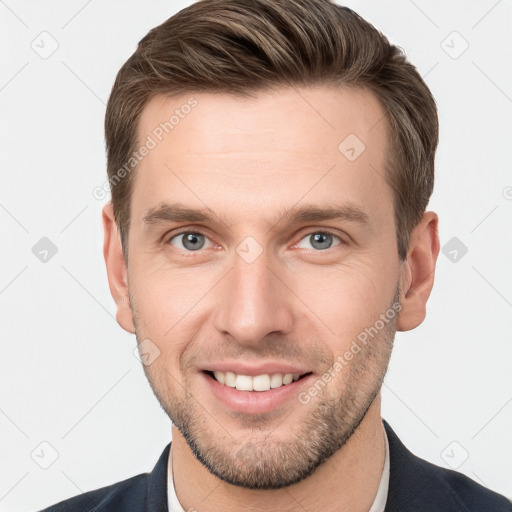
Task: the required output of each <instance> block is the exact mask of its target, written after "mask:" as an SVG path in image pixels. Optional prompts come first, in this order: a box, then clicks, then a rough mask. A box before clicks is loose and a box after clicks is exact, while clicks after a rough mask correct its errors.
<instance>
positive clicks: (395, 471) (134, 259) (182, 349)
mask: <svg viewBox="0 0 512 512" xmlns="http://www.w3.org/2000/svg"><path fill="white" fill-rule="evenodd" d="M105 127H106V142H107V155H108V174H109V182H110V187H111V191H112V202H111V203H109V204H107V205H106V206H105V208H104V211H103V221H104V228H105V244H104V255H105V260H106V265H107V270H108V277H109V284H110V289H111V292H112V295H113V297H114V300H115V302H116V304H117V320H118V322H119V324H120V325H121V326H122V327H123V328H124V329H125V330H127V331H128V332H131V333H135V334H136V337H137V341H138V344H139V349H140V352H141V354H142V357H143V361H144V363H145V364H144V370H145V372H146V375H147V377H148V380H149V382H150V384H151V386H152V389H153V391H154V393H155V395H156V397H157V398H158V400H159V402H160V404H161V405H162V407H163V409H164V410H165V411H166V412H167V414H168V415H169V417H170V419H171V420H172V422H173V435H172V439H173V440H172V445H169V446H167V447H166V448H165V450H164V452H163V454H162V456H161V458H160V460H159V461H158V462H157V465H156V467H155V469H154V470H153V472H152V473H151V474H149V475H147V474H143V475H139V476H136V477H133V478H131V479H129V480H126V481H124V482H120V483H117V484H114V485H111V486H109V487H105V488H102V489H98V490H96V491H92V492H88V493H85V494H83V495H81V496H77V497H75V498H72V499H70V500H67V501H65V502H62V503H60V504H58V505H55V506H53V507H50V508H49V509H47V510H48V511H85V510H90V511H92V510H94V511H97V512H99V511H125V510H126V511H131V510H133V511H165V510H172V511H182V510H186V511H196V510H197V511H225V510H248V511H249V510H250V511H256V510H265V511H291V510H307V511H331V510H332V511H351V512H359V511H360V512H363V511H364V512H367V511H372V512H376V511H414V512H416V511H427V510H428V511H434V510H435V511H444V510H446V511H483V510H485V511H506V510H512V505H511V504H510V503H509V502H508V501H507V500H506V499H505V498H504V497H502V496H499V495H498V494H495V493H493V492H492V491H489V490H487V489H485V488H484V487H482V486H480V485H479V484H477V483H475V482H473V481H471V480H470V479H468V478H467V477H465V476H463V475H461V474H459V473H456V472H453V471H448V470H445V469H442V468H439V467H436V466H434V465H431V464H429V463H427V462H425V461H422V460H421V459H418V458H417V457H415V456H414V455H412V454H411V453H410V452H409V451H407V449H406V448H405V447H404V446H403V445H402V444H401V442H400V441H399V439H398V438H397V436H396V434H394V432H393V430H392V429H391V427H390V426H389V425H388V424H387V423H385V422H383V420H382V418H381V413H380V405H381V404H380V401H381V394H380V390H381V386H382V382H383V379H384V376H385V373H386V369H387V365H388V362H389V358H390V355H391V350H392V345H393V339H394V335H395V332H396V331H397V330H400V331H407V330H411V329H414V328H415V327H417V326H418V325H419V324H421V322H422V321H423V319H424V318H425V306H426V302H427V300H428V297H429V294H430V291H431V289H432V286H433V281H434V268H435V263H436V259H437V256H438V252H439V240H438V233H437V224H438V219H437V215H436V214H435V213H434V212H430V211H429V212H426V211H425V210H426V206H427V204H428V200H429V197H430V195H431V193H432V188H433V179H434V155H435V150H436V147H437V141H438V121H437V112H436V106H435V102H434V99H433V98H432V95H431V93H430V91H429V89H428V88H427V86H426V85H425V83H424V82H423V80H422V79H421V77H420V75H419V74H418V73H417V71H416V70H415V68H414V67H413V66H412V65H411V64H410V63H408V62H407V60H406V59H405V57H404V55H403V54H402V52H401V51H400V50H399V49H398V48H397V47H395V46H392V45H390V44H389V42H388V41H387V39H386V38H385V37H384V36H383V35H382V34H380V33H379V32H378V31H377V30H376V29H375V28H373V27H372V26H371V25H369V24H368V23H367V22H365V21H364V20H363V19H361V18H360V17H359V16H358V15H357V14H355V13H354V12H353V11H351V10H349V9H346V8H342V7H339V6H337V5H335V4H333V3H330V2H328V1H327V0H281V1H275V0H274V1H271V0H236V1H234V0H203V1H201V2H198V3H196V4H193V5H192V6H190V7H188V8H186V9H184V10H182V11H181V12H179V13H178V14H177V15H175V16H173V17H172V18H170V19H169V20H167V21H166V22H165V23H163V24H162V25H160V26H159V27H156V28H154V29H153V30H151V31H150V32H149V33H148V34H147V36H146V37H144V39H142V41H141V42H140V43H139V46H138V48H137V51H136V52H135V53H134V55H132V57H130V59H129V60H128V61H127V62H126V63H125V64H124V65H123V67H122V68H121V70H120V72H119V74H118V76H117V78H116V81H115V84H114V87H113V90H112V93H111V96H110V100H109V103H108V106H107V113H106V122H105Z"/></svg>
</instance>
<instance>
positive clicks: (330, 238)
mask: <svg viewBox="0 0 512 512" xmlns="http://www.w3.org/2000/svg"><path fill="white" fill-rule="evenodd" d="M304 240H306V241H307V242H308V243H309V244H310V247H304V246H302V245H301V244H302V243H303V241H304ZM336 240H337V243H334V245H333V242H336ZM340 243H341V240H340V238H339V237H337V236H336V235H332V234H331V233H325V232H322V231H316V232H314V233H310V234H309V235H307V236H305V237H304V238H303V239H302V240H301V241H300V242H299V244H298V247H301V248H302V249H311V247H312V248H313V249H316V250H317V251H324V250H326V249H330V248H331V247H334V246H336V245H339V244H340Z"/></svg>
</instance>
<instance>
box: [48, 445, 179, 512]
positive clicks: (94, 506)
mask: <svg viewBox="0 0 512 512" xmlns="http://www.w3.org/2000/svg"><path fill="white" fill-rule="evenodd" d="M170 447H171V445H170V443H169V444H168V445H167V446H166V447H165V449H164V451H163V452H162V454H161V455H160V458H159V459H158V462H157V463H156V465H155V467H154V468H153V471H151V473H141V474H140V475H137V476H133V477H131V478H128V479H126V480H123V481H121V482H117V483H115V484H112V485H108V486H106V487H102V488H100V489H96V490H94V491H89V492H85V493H83V494H80V495H78V496H74V497H73V498H69V499H67V500H64V501H61V502H60V503H57V504H55V505H52V506H51V507H48V508H45V509H44V510H42V511H41V512H120V511H123V512H131V511H133V512H144V511H150V512H161V511H167V460H168V457H169V450H170Z"/></svg>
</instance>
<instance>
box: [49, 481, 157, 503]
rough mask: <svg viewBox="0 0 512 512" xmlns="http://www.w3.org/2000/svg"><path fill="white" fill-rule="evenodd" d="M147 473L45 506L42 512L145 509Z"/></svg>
mask: <svg viewBox="0 0 512 512" xmlns="http://www.w3.org/2000/svg"><path fill="white" fill-rule="evenodd" d="M147 479H148V475H147V474H141V475H137V476H134V477H132V478H128V479H127V480H123V481H122V482H117V483H115V484H112V485H109V486H106V487H102V488H101V489H96V490H94V491H89V492H85V493H83V494H80V495H78V496H74V497H73V498H69V499H67V500H64V501H61V502H59V503H56V504H55V505H52V506H51V507H48V508H45V509H44V510H42V511H41V512H100V511H101V512H107V511H112V512H114V511H119V510H132V509H133V510H144V505H145V502H146V489H147Z"/></svg>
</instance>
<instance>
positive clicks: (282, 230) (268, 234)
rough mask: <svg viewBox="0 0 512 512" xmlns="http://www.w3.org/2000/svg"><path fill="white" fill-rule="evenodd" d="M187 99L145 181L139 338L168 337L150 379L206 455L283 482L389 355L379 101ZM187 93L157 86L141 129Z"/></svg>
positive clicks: (251, 477) (307, 461)
mask: <svg viewBox="0 0 512 512" xmlns="http://www.w3.org/2000/svg"><path fill="white" fill-rule="evenodd" d="M190 96H193V97H194V98H195V100H197V106H196V107H195V108H193V109H185V110H186V111H189V110H190V113H188V114H187V115H183V116H182V117H183V118H180V121H179V123H177V124H175V125H174V127H173V128H172V131H170V132H169V134H167V135H165V137H163V139H162V141H161V142H159V143H158V144H157V145H156V147H154V148H153V149H151V150H150V151H149V153H148V155H147V156H145V157H144V159H143V160H142V161H141V162H140V164H139V167H138V170H137V176H136V179H135V182H134V187H133V193H132V198H131V226H130V231H129V238H128V247H129V255H128V261H129V266H128V284H129V295H130V304H131V307H132V311H133V317H134V321H135V325H136V334H137V339H138V341H139V343H140V342H142V341H143V340H147V339H149V340H151V341H150V342H148V341H146V342H144V343H146V344H148V343H149V344H150V346H151V347H154V345H156V346H157V347H158V349H159V350H160V355H159V357H157V358H156V359H155V360H154V361H153V362H152V363H151V364H150V365H148V366H145V371H146V374H147V377H148V379H149V381H150V384H151V386H152V388H153V390H154V392H155V394H156V396H157V397H158V399H159V401H160V403H161V405H162V406H163V408H164V409H165V411H166V412H167V413H168V414H169V416H170V417H171V419H172V421H173V423H174V424H175V425H176V426H177V427H178V429H179V430H180V432H181V434H182V435H183V437H184V438H185V439H186V441H187V443H188V444H189V446H190V447H191V448H192V450H193V452H194V453H195V455H196V457H197V458H198V459H199V460H200V461H201V462H202V463H203V464H204V465H205V466H206V467H208V468H209V469H210V471H211V472H212V473H214V474H216V475H217V476H218V477H219V478H222V479H224V480H225V481H228V482H230V483H232V484H235V485H240V486H245V487H252V488H257V487H259V488H272V487H273V488H276V487H281V486H284V485H289V484H291V483H294V482H297V481H299V480H300V479H302V478H304V477H306V476H308V475H309V474H310V473H311V472H312V471H314V469H315V468H316V467H318V465H319V464H321V463H322V462H323V461H324V460H326V459H327V458H328V457H330V456H331V455H332V454H333V453H334V452H335V451H336V450H337V449H339V448H340V447H341V446H342V445H343V444H344V443H345V441H346V440H347V439H348V438H349V437H350V435H351V434H352V433H353V431H354V430H355V428H356V427H357V426H358V425H359V423H360V422H361V421H362V419H363V418H364V415H365V414H366V412H367V410H368V408H369V407H370V406H371V404H372V402H373V401H374V398H375V397H376V395H377V394H378V392H379V389H380V386H381V383H382V379H383V377H384V374H385V371H386V367H387V363H388V361H389V357H390V353H391V346H392V341H393V336H394V332H395V326H396V317H393V314H390V313H389V310H390V308H392V306H393V303H394V301H396V298H397V296H396V294H397V289H398V285H399V279H400V270H401V266H400V262H399V259H398V252H397V244H396V236H395V224H394V211H393V195H392V190H391V188H390V187H389V186H388V185H387V183H386V182H385V180H384V175H385V171H384V163H385V158H386V154H387V151H388V143H387V138H386V129H387V128H386V123H385V120H384V119H383V115H384V113H383V110H382V108H381V106H380V104H379V103H378V101H377V99H376V98H375V97H374V96H373V95H372V94H371V93H370V92H368V91H362V90H350V89H341V88H338V89H336V88H331V87H314V88H304V89H300V90H294V89H291V88H281V89H277V90H276V91H274V92H262V93H260V94H259V95H258V96H257V98H253V99H237V98H234V97H232V96H229V95H223V94H206V93H199V94H194V95H190ZM190 96H182V97H175V98H172V99H169V98H167V99H166V98H164V97H162V96H158V97H155V98H154V99H153V100H152V101H151V102H150V103H149V104H148V105H147V107H146V108H145V109H144V111H143V114H142V117H141V121H140V125H139V142H140V143H143V142H144V141H146V140H147V136H148V135H150V136H152V137H153V139H155V140H156V141H157V142H158V140H157V139H156V138H155V137H154V135H152V133H155V132H154V130H155V128H156V127H158V126H159V125H160V123H162V122H165V121H167V120H169V118H170V117H171V115H173V113H174V112H175V110H176V109H180V108H181V107H182V105H184V104H186V103H187V101H188V100H189V98H190ZM183 111H184V110H183V109H182V110H181V112H183ZM347 137H348V139H347ZM356 137H357V138H356ZM345 139H346V140H345ZM343 141H345V142H343ZM340 143H341V146H340ZM362 144H364V150H363V145H362ZM361 151H362V152H361ZM180 209H181V210H180ZM183 209H189V210H198V211H201V213H202V214H203V216H202V217H201V216H199V215H195V216H194V215H190V214H188V215H187V214H183V211H182V210H183ZM324 209H331V210H332V211H334V210H339V212H340V216H339V217H333V218H329V217H326V216H322V215H321V211H323V210H324ZM180 211H181V213H182V214H183V215H181V216H180V215H178V216H177V215H176V214H178V213H180ZM301 212H302V214H303V215H294V214H297V213H299V214H300V213H301ZM386 313H387V315H388V316H387V317H386V318H387V319H388V320H387V321H386V322H383V321H382V316H381V315H384V316H385V315H386ZM379 319H381V320H380V322H378V320H379ZM382 325H384V326H382ZM376 326H377V327H376ZM370 328H373V330H370V331H368V329H370ZM365 329H367V331H365ZM376 331H378V332H376ZM363 332H366V333H367V334H368V332H371V333H372V336H368V335H367V343H366V344H365V343H363V342H362V341H360V340H362V338H364V336H363V337H361V333H363ZM358 336H359V338H358ZM354 342H356V344H357V346H359V348H360V350H359V351H357V349H356V348H354ZM153 344H154V345H153ZM351 348H352V353H353V357H352V358H351V357H350V356H346V352H347V351H351ZM336 361H338V363H339V365H334V363H336ZM340 365H341V369H340ZM329 369H330V371H329ZM214 372H215V375H216V376H217V378H218V380H217V379H216V378H215V375H214ZM325 372H328V373H329V374H330V376H331V378H330V379H329V378H328V377H324V379H322V376H323V375H324V374H325ZM289 375H291V376H292V377H290V376H289ZM283 376H284V378H283ZM297 376H299V378H298V379H297ZM293 377H295V379H297V380H293ZM290 379H292V382H288V381H289V380H290ZM219 381H224V384H223V383H222V382H219ZM233 385H234V386H235V387H232V386H233ZM270 386H276V387H270ZM254 387H255V388H256V389H257V390H253V391H250V390H249V389H251V388H254ZM269 387H270V389H269ZM237 388H240V389H237ZM312 389H316V391H311V390H312Z"/></svg>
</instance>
